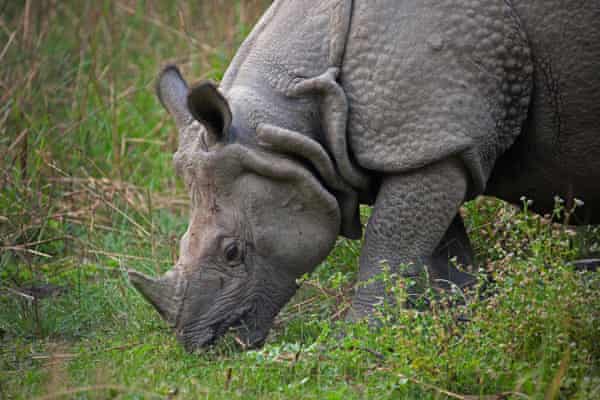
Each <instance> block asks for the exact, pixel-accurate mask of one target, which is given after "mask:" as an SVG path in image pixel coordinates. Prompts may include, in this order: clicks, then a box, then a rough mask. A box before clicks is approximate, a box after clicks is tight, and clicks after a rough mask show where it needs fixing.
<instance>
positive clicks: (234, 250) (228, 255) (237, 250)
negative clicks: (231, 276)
mask: <svg viewBox="0 0 600 400" xmlns="http://www.w3.org/2000/svg"><path fill="white" fill-rule="evenodd" d="M242 257H243V252H242V249H241V247H240V245H239V243H238V242H233V243H230V244H229V245H227V247H225V260H227V262H228V263H230V264H236V263H239V262H240V261H241V260H242Z"/></svg>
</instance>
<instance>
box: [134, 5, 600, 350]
mask: <svg viewBox="0 0 600 400" xmlns="http://www.w3.org/2000/svg"><path fill="white" fill-rule="evenodd" d="M157 92H158V96H159V98H160V101H161V102H162V104H163V105H164V107H165V108H166V109H167V110H168V112H169V113H170V114H171V115H172V117H173V118H174V121H175V124H176V127H177V129H178V132H179V147H178V150H177V152H176V153H175V155H174V165H175V169H176V171H177V173H178V174H179V175H180V176H181V177H182V178H183V180H184V181H185V184H186V186H187V188H188V190H189V193H190V197H191V215H190V222H189V226H188V229H187V231H186V233H185V234H184V235H183V238H182V239H181V246H180V253H181V254H180V257H179V260H178V262H177V264H176V265H175V266H174V268H173V269H172V270H170V271H169V272H167V273H166V274H165V275H164V276H162V277H160V278H158V279H154V278H150V277H148V276H145V275H143V274H140V273H138V272H136V271H130V272H129V276H130V279H131V281H132V283H133V285H134V286H135V287H136V288H137V289H138V290H139V291H140V292H141V293H142V295H143V296H144V297H145V298H146V299H147V300H149V301H150V303H152V305H153V306H154V307H155V308H156V310H157V311H158V312H159V313H160V315H161V316H162V317H163V318H164V319H165V320H166V321H167V322H168V323H169V324H170V325H171V326H172V328H173V330H174V332H175V334H176V336H177V338H178V339H179V341H180V342H181V343H182V344H183V345H184V346H185V348H186V349H188V350H194V349H197V348H200V347H202V346H205V345H208V344H211V343H213V342H214V341H215V340H216V339H218V338H219V337H221V336H222V335H223V334H224V333H225V332H226V331H227V330H228V329H229V328H230V327H234V326H235V327H239V330H240V331H239V337H240V338H241V340H243V341H244V342H245V343H246V345H248V346H249V347H252V346H260V345H261V344H262V343H263V342H264V341H265V338H266V337H267V334H268V332H269V330H270V328H271V326H272V322H273V320H274V318H275V316H276V315H277V314H278V312H279V310H280V309H281V308H282V307H283V306H284V305H285V304H286V302H287V301H288V300H289V299H290V298H291V297H292V295H293V294H294V293H295V291H296V290H297V283H296V282H297V278H298V277H300V276H302V275H303V274H306V273H309V272H311V271H313V269H314V268H315V267H316V266H317V265H318V264H319V263H320V262H321V261H322V260H323V259H324V258H325V257H326V256H327V254H328V253H329V252H330V250H331V249H332V247H333V246H334V244H335V242H336V238H337V237H338V236H339V235H342V236H345V237H347V238H351V239H358V238H360V237H361V236H362V228H363V227H362V226H361V222H360V219H359V205H360V204H369V205H373V212H372V215H371V217H370V219H369V221H368V223H367V225H366V233H365V239H364V245H363V249H362V252H361V255H360V260H359V264H360V267H359V268H360V269H359V284H358V285H357V289H356V292H355V295H354V299H353V302H352V310H351V313H350V316H351V318H353V319H359V318H363V317H369V316H370V315H372V313H373V311H374V309H375V308H376V307H377V304H379V302H380V301H381V300H382V299H384V300H385V294H384V291H385V290H384V289H385V288H384V287H383V284H382V283H381V281H380V280H377V279H371V278H373V277H376V276H377V275H379V274H381V273H382V272H384V271H388V269H387V268H389V269H390V270H391V272H398V271H399V268H400V266H402V269H401V271H400V272H399V273H400V274H401V275H402V276H409V277H410V276H416V275H419V274H421V273H422V271H423V270H424V268H428V270H429V274H430V276H431V277H432V278H436V279H440V280H441V279H444V280H450V281H452V282H454V283H455V284H457V285H459V286H461V285H464V284H466V283H468V282H469V280H470V276H469V275H468V274H466V273H463V272H461V271H460V270H458V269H456V268H455V267H454V266H453V263H451V262H449V259H451V258H453V257H456V259H457V260H458V261H459V262H460V263H462V264H470V263H471V262H472V255H471V246H470V244H469V239H468V236H467V234H466V231H465V227H464V225H463V222H462V220H461V217H460V214H459V207H460V206H461V205H462V203H464V202H465V201H467V200H470V199H473V198H474V197H476V196H478V195H481V194H487V195H492V196H497V197H499V198H502V199H505V200H507V201H510V202H515V203H518V202H519V199H520V198H521V196H526V197H527V198H528V199H532V200H533V201H534V203H533V205H532V208H533V209H535V210H536V211H538V212H540V213H546V212H548V211H549V210H551V209H552V206H553V204H554V200H553V198H554V196H555V195H558V196H562V197H564V198H567V199H573V198H575V196H576V197H577V198H580V199H583V200H584V202H585V205H584V206H583V207H579V208H578V211H579V213H578V214H577V218H576V220H573V221H572V222H575V223H586V224H597V223H599V222H600V183H599V182H600V2H598V1H559V0H419V1H417V0H414V1H413V0H354V1H352V0H275V1H274V2H273V4H272V5H271V6H270V8H269V9H268V10H267V11H266V13H265V14H264V15H263V17H262V18H261V19H260V21H259V22H258V23H257V25H256V26H255V28H254V29H253V31H252V32H251V33H250V35H249V36H248V38H247V39H246V40H245V41H244V43H243V44H242V46H241V48H240V49H239V50H238V52H237V54H236V55H235V57H234V59H233V61H232V62H231V64H230V66H229V68H228V69H227V71H226V73H225V75H224V77H223V79H222V81H221V83H220V85H219V86H217V85H215V84H214V83H211V82H208V81H204V82H200V83H198V84H196V85H192V86H188V84H187V83H186V81H185V80H184V79H183V77H182V75H181V73H180V72H179V70H178V69H177V67H176V66H174V65H169V66H167V67H166V68H164V70H163V71H162V72H161V74H160V76H159V79H158V82H157ZM386 265H387V267H386Z"/></svg>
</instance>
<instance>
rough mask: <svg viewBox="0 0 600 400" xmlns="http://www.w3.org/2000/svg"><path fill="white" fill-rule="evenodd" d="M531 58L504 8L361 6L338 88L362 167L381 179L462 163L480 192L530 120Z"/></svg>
mask: <svg viewBox="0 0 600 400" xmlns="http://www.w3.org/2000/svg"><path fill="white" fill-rule="evenodd" d="M531 72H532V70H531V64H530V53H529V48H528V46H527V43H526V37H525V35H524V32H523V31H522V30H521V29H520V21H519V19H518V18H517V17H516V15H515V13H514V10H513V9H512V8H511V7H510V6H509V5H508V4H507V3H506V2H505V1H502V0H488V1H475V2H474V1H438V0H426V1H419V2H416V1H396V0H376V1H373V0H368V1H367V0H356V1H355V2H354V13H353V17H352V24H351V29H350V34H349V37H348V41H347V44H346V54H345V59H344V64H343V73H342V84H343V86H344V89H345V91H346V93H347V96H348V99H349V104H350V117H349V135H350V142H351V146H352V150H353V152H354V155H355V157H356V160H357V162H358V163H359V164H360V165H361V166H362V167H363V168H366V169H369V170H372V171H377V172H382V173H400V172H404V171H407V170H411V169H415V168H419V167H421V166H424V165H427V164H431V163H434V162H437V161H439V160H442V159H445V158H448V157H452V156H459V157H461V158H462V159H463V160H464V162H465V164H466V166H467V168H468V170H469V171H470V173H471V176H472V187H471V195H472V196H473V195H476V194H478V193H480V192H481V191H482V189H483V187H484V186H485V181H486V180H487V177H488V175H489V173H490V171H491V169H492V166H493V164H494V162H495V160H496V159H497V157H498V156H499V155H500V154H502V152H504V150H505V149H507V148H508V147H509V146H510V145H512V143H513V141H514V140H515V138H516V136H517V135H518V134H519V132H520V126H521V123H522V121H523V119H524V116H525V115H526V110H527V106H528V101H529V94H530V84H531V79H530V74H531Z"/></svg>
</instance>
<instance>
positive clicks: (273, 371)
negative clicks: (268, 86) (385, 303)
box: [0, 0, 600, 399]
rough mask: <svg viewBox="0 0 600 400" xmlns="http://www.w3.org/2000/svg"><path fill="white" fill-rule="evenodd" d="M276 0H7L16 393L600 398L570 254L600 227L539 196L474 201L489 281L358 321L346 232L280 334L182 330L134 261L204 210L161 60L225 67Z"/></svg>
mask: <svg viewBox="0 0 600 400" xmlns="http://www.w3.org/2000/svg"><path fill="white" fill-rule="evenodd" d="M268 3H269V1H267V0H235V1H233V0H232V1H221V0H211V1H208V0H206V1H189V2H169V1H161V0H146V1H141V2H133V1H91V0H85V1H75V0H65V1H56V0H45V1H31V0H17V1H5V2H0V65H1V67H0V87H1V90H0V97H1V101H0V155H1V157H2V158H1V162H2V168H1V171H0V187H1V191H0V238H1V240H2V242H1V243H0V246H1V247H0V398H7V399H13V398H14V399H30V398H45V399H51V398H52V399H54V398H77V399H105V398H119V399H142V398H148V399H151V398H161V399H188V398H189V399H195V398H208V399H220V398H227V399H229V398H244V399H246V398H248V399H250V398H263V399H278V398H282V399H288V398H314V399H342V398H343V399H354V398H357V399H359V398H378V399H386V398H394V399H395V398H406V399H446V398H450V399H478V398H484V399H505V398H514V399H566V398H569V399H593V398H600V346H598V341H599V340H600V296H598V292H599V290H600V277H599V276H598V274H597V273H590V272H579V271H575V270H574V268H572V267H571V266H569V264H568V262H569V261H570V260H573V259H576V258H579V257H583V256H587V255H589V254H591V253H593V252H598V251H599V250H600V248H599V245H600V232H599V231H598V230H594V229H591V228H585V229H580V230H578V231H577V232H575V231H574V230H573V229H571V228H565V227H563V226H561V225H556V224H553V223H551V222H550V219H549V218H548V217H546V218H543V217H539V216H536V215H533V214H531V213H530V212H529V211H528V210H527V206H528V204H527V200H526V199H525V200H524V207H523V208H522V209H516V208H515V207H513V206H510V205H507V204H505V203H501V202H499V201H496V200H492V199H485V198H481V199H478V200H476V201H474V202H471V203H469V204H467V205H466V207H465V208H464V210H463V212H464V216H465V219H466V223H467V225H468V228H469V233H470V236H471V239H472V241H473V243H474V246H475V248H476V251H477V259H478V265H479V266H481V269H479V270H477V271H475V272H477V273H478V274H479V275H480V276H481V284H480V285H478V286H477V287H476V288H474V289H473V290H472V291H469V292H467V293H463V292H460V291H456V290H455V291H453V292H451V293H446V294H440V293H436V292H435V291H434V290H433V289H430V290H428V291H427V293H426V294H425V295H424V297H423V302H422V304H421V305H420V306H419V307H416V308H413V309H408V310H403V309H398V310H392V312H391V313H389V314H391V315H394V316H395V318H393V319H390V320H389V321H388V322H387V323H386V324H385V325H384V326H383V327H382V328H381V329H380V330H379V331H373V330H370V329H368V328H367V327H366V326H365V325H363V324H355V325H350V324H347V323H345V322H344V319H343V315H344V312H345V311H346V310H347V308H348V306H349V300H350V298H351V291H352V285H353V283H354V281H355V276H356V266H357V259H358V253H359V250H360V243H359V242H352V241H348V240H343V239H340V241H339V243H338V245H337V246H336V248H335V250H334V251H333V253H332V254H331V255H330V257H329V258H328V259H327V260H326V261H325V262H324V263H323V264H322V265H321V266H320V267H319V268H318V270H317V271H316V272H315V273H313V274H311V275H310V276H307V277H305V278H304V282H303V285H302V288H301V290H300V291H299V292H298V294H297V295H296V297H295V298H294V299H293V301H292V302H291V303H290V304H289V305H288V306H287V307H286V308H285V309H284V310H283V312H282V313H281V315H280V316H279V317H278V320H277V323H276V326H275V328H274V329H273V332H272V334H271V335H270V337H269V340H268V342H267V344H266V345H265V347H264V348H263V349H260V350H255V351H241V349H240V348H239V345H238V344H237V343H236V341H235V338H234V337H233V336H229V337H227V338H226V339H225V340H223V341H222V342H220V343H219V344H218V345H216V346H214V347H212V348H210V349H208V350H206V351H203V352H199V353H198V354H186V353H185V352H184V351H183V350H182V348H181V347H180V346H179V345H178V344H177V343H176V341H175V339H174V338H173V336H172V335H171V334H170V332H169V330H168V328H167V326H166V325H165V324H164V323H163V322H162V321H161V320H160V319H159V317H158V315H157V314H156V313H155V312H154V311H153V310H152V309H151V307H150V306H149V305H148V304H147V303H146V302H145V301H143V300H142V299H141V297H140V296H139V295H138V294H137V293H136V292H135V291H134V289H133V288H132V286H131V285H130V284H129V282H128V281H127V279H126V274H125V270H126V269H127V268H135V269H138V270H141V271H144V272H146V273H148V274H158V273H161V272H163V271H165V270H167V269H168V268H170V266H171V265H172V263H173V261H174V259H175V257H176V255H177V251H178V250H177V241H178V238H179V237H180V236H181V234H182V233H183V231H184V230H185V228H186V222H187V221H186V213H187V197H186V196H187V195H186V193H185V192H184V191H183V189H182V186H181V184H180V182H178V181H177V180H176V179H175V175H174V173H173V169H172V166H171V154H172V152H173V150H174V148H175V146H176V143H175V141H176V135H175V131H174V127H173V125H172V123H171V121H170V120H169V119H168V117H167V115H166V113H165V112H164V111H163V110H162V108H161V107H160V105H159V103H158V101H157V100H156V99H155V97H154V93H153V80H154V78H155V76H156V74H157V72H158V70H159V68H160V64H162V63H163V62H164V61H165V60H169V59H170V60H176V61H177V62H178V64H179V65H180V66H182V69H183V70H184V72H185V73H186V75H187V76H188V77H194V78H196V79H200V78H212V79H217V80H218V79H219V78H220V77H221V76H222V74H223V72H224V69H225V68H226V66H227V64H228V62H229V60H230V59H231V57H232V55H233V54H234V52H235V49H236V48H237V46H239V44H240V43H241V41H242V40H243V38H244V37H245V35H246V34H247V33H248V32H249V30H250V29H251V27H252V25H253V24H254V22H255V21H256V19H257V18H258V16H259V15H260V14H261V13H262V11H263V10H264V8H265V7H266V6H267V5H268ZM363 211H364V216H365V218H366V217H367V216H368V214H369V210H368V209H366V208H365V209H364V210H363ZM570 211H571V210H568V209H565V205H564V203H562V202H561V201H560V200H559V199H557V201H556V211H555V215H554V217H555V219H557V220H564V219H568V216H569V212H570ZM384 279H387V278H384ZM406 284H408V283H407V282H404V283H401V284H400V285H392V284H391V283H390V290H392V291H394V292H395V293H396V294H397V295H398V296H402V295H403V291H404V287H405V285H406ZM451 304H452V305H453V306H452V307H451V306H450V305H451ZM388 311H389V310H388ZM389 314H388V315H389ZM342 333H343V334H342Z"/></svg>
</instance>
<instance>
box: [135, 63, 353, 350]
mask: <svg viewBox="0 0 600 400" xmlns="http://www.w3.org/2000/svg"><path fill="white" fill-rule="evenodd" d="M157 91H158V95H159V98H160V100H161V102H162V104H163V106H164V107H165V108H166V109H167V110H168V112H169V113H170V114H171V115H172V117H173V118H174V120H175V124H176V126H177V129H178V132H179V147H178V150H177V152H176V153H175V156H174V164H175V168H176V171H177V173H178V175H179V176H180V177H181V178H183V180H184V182H185V184H186V187H187V189H188V191H189V194H190V198H191V210H190V213H191V215H190V222H189V225H188V228H187V231H186V232H185V234H184V235H183V237H182V239H181V243H180V256H179V259H178V261H177V263H176V265H175V266H174V267H173V268H172V269H171V270H170V271H169V272H167V273H166V274H165V275H164V276H162V277H160V278H158V279H154V278H150V277H148V276H145V275H143V274H140V273H138V272H136V271H129V277H130V280H131V282H132V283H133V285H134V286H135V288H137V290H139V292H140V293H141V294H142V295H143V296H144V297H145V298H146V299H147V300H148V301H149V302H150V303H151V304H152V305H153V306H154V308H155V309H156V310H157V311H158V312H159V313H160V315H161V316H162V317H163V318H164V319H165V320H166V321H167V322H168V323H169V324H170V325H171V326H172V328H173V329H174V332H175V334H176V336H177V338H178V339H179V341H180V342H181V343H182V344H183V345H184V347H185V348H186V349H187V350H188V351H192V350H194V349H197V348H199V347H202V346H205V345H208V344H211V343H212V342H214V341H215V340H216V339H218V338H219V337H220V336H222V335H223V334H224V333H225V332H226V331H227V330H228V329H229V328H231V327H236V328H237V329H238V330H239V331H238V338H240V339H241V340H242V341H243V342H244V343H245V345H247V346H249V347H256V346H260V345H261V344H262V343H263V342H264V340H265V338H266V336H267V334H268V332H269V330H270V328H271V326H272V323H273V320H274V318H275V316H276V315H277V313H278V312H279V310H280V309H281V308H282V307H283V305H284V304H285V303H286V302H287V301H288V300H289V299H290V298H291V296H292V295H293V294H294V293H295V291H296V289H297V285H296V279H297V278H298V277H300V276H301V275H303V274H305V273H307V272H310V271H312V270H313V269H314V268H315V267H316V266H317V265H318V264H319V263H320V262H321V261H322V260H323V259H324V258H325V257H326V255H327V254H328V253H329V251H330V250H331V248H332V247H333V245H334V243H335V240H336V237H337V235H338V233H339V232H340V224H341V219H342V218H341V213H342V212H341V211H340V202H339V200H337V199H336V196H335V195H333V194H332V193H331V192H330V191H329V190H326V189H325V187H324V185H323V184H322V182H321V181H322V180H325V181H327V180H328V179H329V180H330V181H331V179H334V178H332V177H331V174H333V170H334V169H333V166H332V164H331V162H330V160H329V158H328V157H327V155H326V153H325V152H324V151H323V150H322V149H321V147H319V146H317V145H316V144H315V143H314V142H312V141H308V140H307V139H306V138H304V137H303V136H301V135H298V134H295V133H294V132H291V131H286V130H285V129H283V128H276V127H274V126H270V125H267V124H261V125H260V126H259V127H257V128H256V130H257V133H256V137H259V138H262V139H263V140H264V141H265V142H269V141H270V143H271V146H260V145H258V142H259V140H256V143H255V144H251V143H250V144H248V143H246V144H241V143H240V142H239V141H236V140H234V139H232V136H233V133H234V132H236V131H240V130H244V129H246V130H247V129H248V127H247V126H236V122H234V120H235V118H233V116H232V112H231V108H230V105H229V102H228V100H226V98H225V97H224V96H223V95H222V94H221V92H220V91H219V89H218V88H217V87H216V86H215V85H214V84H212V83H210V82H201V83H200V84H197V85H195V86H192V87H191V88H188V86H187V84H186V82H185V80H184V79H183V78H182V77H181V74H180V73H179V71H178V70H177V68H176V67H174V66H169V67H167V68H165V69H164V70H163V72H162V73H161V76H160V78H159V80H158V84H157ZM277 143H279V144H281V146H284V147H285V146H288V147H294V148H296V149H301V151H302V152H303V154H305V155H306V157H308V158H309V159H311V160H312V164H313V166H314V168H307V167H306V166H305V165H303V164H302V163H301V162H299V161H298V158H297V157H291V156H289V155H286V154H284V153H285V152H280V151H273V148H276V147H277ZM299 151H300V150H299ZM306 157H305V158H306ZM313 170H315V171H320V174H315V173H314V172H312V171H313ZM317 176H318V177H317ZM328 176H329V178H328ZM334 186H335V184H334ZM338 187H340V186H339V184H338ZM354 208H356V207H355V206H354Z"/></svg>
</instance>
